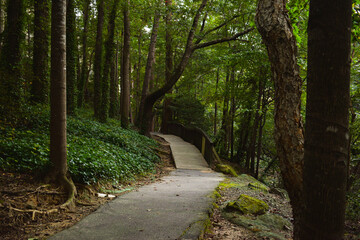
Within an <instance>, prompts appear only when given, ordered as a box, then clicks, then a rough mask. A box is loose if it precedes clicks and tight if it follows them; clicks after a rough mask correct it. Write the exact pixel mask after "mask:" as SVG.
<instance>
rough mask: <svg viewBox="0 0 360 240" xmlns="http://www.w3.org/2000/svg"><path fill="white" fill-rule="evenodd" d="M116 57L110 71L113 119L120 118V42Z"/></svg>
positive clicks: (110, 113) (110, 112)
mask: <svg viewBox="0 0 360 240" xmlns="http://www.w3.org/2000/svg"><path fill="white" fill-rule="evenodd" d="M115 51H116V52H115V56H114V58H113V60H112V63H111V71H110V110H109V116H110V117H111V118H116V117H119V102H120V100H119V76H118V65H119V64H118V59H119V54H118V53H119V42H117V43H116V50H115Z"/></svg>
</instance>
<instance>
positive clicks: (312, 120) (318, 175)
mask: <svg viewBox="0 0 360 240" xmlns="http://www.w3.org/2000/svg"><path fill="white" fill-rule="evenodd" d="M351 4H352V2H351V0H346V1H341V2H340V1H325V0H311V1H310V15H309V24H308V36H309V37H308V39H309V40H308V72H307V76H308V84H307V104H306V127H305V130H306V131H305V154H304V205H305V208H304V211H305V212H304V218H303V221H302V222H301V233H300V238H301V239H334V240H335V239H342V238H343V234H344V222H345V193H346V180H347V165H348V157H349V107H350V42H351V40H350V36H351V12H352V7H351Z"/></svg>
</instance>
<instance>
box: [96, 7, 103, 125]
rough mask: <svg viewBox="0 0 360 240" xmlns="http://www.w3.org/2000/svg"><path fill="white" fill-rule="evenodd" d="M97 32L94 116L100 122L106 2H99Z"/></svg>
mask: <svg viewBox="0 0 360 240" xmlns="http://www.w3.org/2000/svg"><path fill="white" fill-rule="evenodd" d="M97 11H98V16H97V30H96V43H95V60H94V116H95V118H96V119H97V120H100V118H101V115H100V108H101V88H102V86H101V77H102V58H103V50H102V49H103V25H104V0H98V1H97Z"/></svg>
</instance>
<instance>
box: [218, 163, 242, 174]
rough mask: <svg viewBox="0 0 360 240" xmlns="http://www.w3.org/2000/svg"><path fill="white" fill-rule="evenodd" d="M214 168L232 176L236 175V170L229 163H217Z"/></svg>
mask: <svg viewBox="0 0 360 240" xmlns="http://www.w3.org/2000/svg"><path fill="white" fill-rule="evenodd" d="M215 170H216V171H218V172H222V173H224V174H227V175H230V176H233V177H237V176H238V175H237V173H236V171H235V170H234V169H233V168H232V167H231V166H229V165H226V164H217V165H216V167H215Z"/></svg>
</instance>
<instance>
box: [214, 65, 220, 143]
mask: <svg viewBox="0 0 360 240" xmlns="http://www.w3.org/2000/svg"><path fill="white" fill-rule="evenodd" d="M218 86H219V68H218V69H217V71H216V86H215V109H214V111H215V112H214V136H216V133H217V115H218V114H217V112H218V105H217V94H218Z"/></svg>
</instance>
